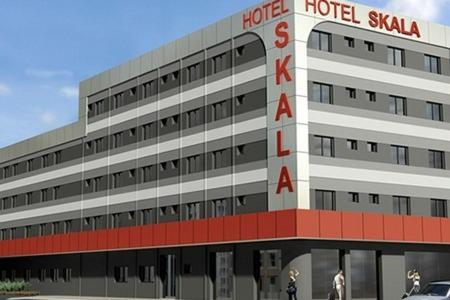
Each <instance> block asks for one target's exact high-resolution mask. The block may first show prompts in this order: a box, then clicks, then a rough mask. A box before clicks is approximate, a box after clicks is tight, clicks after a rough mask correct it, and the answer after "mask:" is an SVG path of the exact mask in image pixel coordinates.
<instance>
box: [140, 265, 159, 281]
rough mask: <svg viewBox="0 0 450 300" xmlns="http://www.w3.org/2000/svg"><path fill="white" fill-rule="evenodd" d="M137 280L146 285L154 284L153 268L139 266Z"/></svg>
mask: <svg viewBox="0 0 450 300" xmlns="http://www.w3.org/2000/svg"><path fill="white" fill-rule="evenodd" d="M139 280H140V282H146V283H148V282H155V267H154V266H139Z"/></svg>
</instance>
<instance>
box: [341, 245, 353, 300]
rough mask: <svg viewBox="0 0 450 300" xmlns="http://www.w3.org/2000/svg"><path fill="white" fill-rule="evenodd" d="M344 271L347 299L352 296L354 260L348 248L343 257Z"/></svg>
mask: <svg viewBox="0 0 450 300" xmlns="http://www.w3.org/2000/svg"><path fill="white" fill-rule="evenodd" d="M343 259H344V261H343V264H342V265H343V266H342V267H343V271H344V275H345V300H351V299H353V298H352V260H351V256H350V251H348V250H346V251H345V253H344V257H343Z"/></svg>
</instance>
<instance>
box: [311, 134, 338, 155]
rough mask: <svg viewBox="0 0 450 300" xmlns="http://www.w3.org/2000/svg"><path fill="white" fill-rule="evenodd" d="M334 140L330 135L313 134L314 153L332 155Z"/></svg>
mask: <svg viewBox="0 0 450 300" xmlns="http://www.w3.org/2000/svg"><path fill="white" fill-rule="evenodd" d="M333 145H334V140H333V138H331V137H324V136H314V154H316V155H320V156H328V157H333V156H334V146H333Z"/></svg>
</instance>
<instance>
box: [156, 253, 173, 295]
mask: <svg viewBox="0 0 450 300" xmlns="http://www.w3.org/2000/svg"><path fill="white" fill-rule="evenodd" d="M176 263H177V262H176V256H175V255H174V254H167V255H161V263H160V268H161V272H160V274H161V281H162V283H163V298H174V297H176V293H177V274H176Z"/></svg>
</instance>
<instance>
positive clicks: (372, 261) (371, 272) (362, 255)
mask: <svg viewBox="0 0 450 300" xmlns="http://www.w3.org/2000/svg"><path fill="white" fill-rule="evenodd" d="M350 257H351V259H350V261H351V271H352V272H351V277H352V278H351V279H352V298H353V299H378V295H377V267H376V260H377V258H376V252H375V251H355V250H352V251H350Z"/></svg>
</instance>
